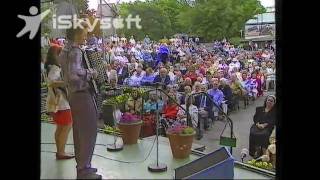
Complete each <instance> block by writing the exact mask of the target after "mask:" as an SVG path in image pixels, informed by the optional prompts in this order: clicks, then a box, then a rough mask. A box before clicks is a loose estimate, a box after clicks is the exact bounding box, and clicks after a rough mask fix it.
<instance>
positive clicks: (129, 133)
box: [118, 121, 142, 145]
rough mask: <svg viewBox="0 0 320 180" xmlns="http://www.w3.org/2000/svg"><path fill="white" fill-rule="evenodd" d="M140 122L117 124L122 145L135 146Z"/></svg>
mask: <svg viewBox="0 0 320 180" xmlns="http://www.w3.org/2000/svg"><path fill="white" fill-rule="evenodd" d="M141 125H142V121H138V122H134V123H118V127H119V129H120V131H121V133H122V140H123V144H128V145H129V144H137V142H138V138H139V135H140V130H141Z"/></svg>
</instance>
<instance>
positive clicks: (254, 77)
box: [251, 69, 263, 97]
mask: <svg viewBox="0 0 320 180" xmlns="http://www.w3.org/2000/svg"><path fill="white" fill-rule="evenodd" d="M261 78H262V74H261V72H260V70H259V69H257V70H256V71H255V72H254V73H253V74H251V79H252V80H256V82H257V91H258V93H257V97H260V96H263V88H262V80H261Z"/></svg>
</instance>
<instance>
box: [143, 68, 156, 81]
mask: <svg viewBox="0 0 320 180" xmlns="http://www.w3.org/2000/svg"><path fill="white" fill-rule="evenodd" d="M154 78H155V76H154V75H153V70H152V68H150V67H149V68H147V69H146V74H145V75H144V76H143V77H142V79H141V85H142V86H151V85H152V84H153V81H154Z"/></svg>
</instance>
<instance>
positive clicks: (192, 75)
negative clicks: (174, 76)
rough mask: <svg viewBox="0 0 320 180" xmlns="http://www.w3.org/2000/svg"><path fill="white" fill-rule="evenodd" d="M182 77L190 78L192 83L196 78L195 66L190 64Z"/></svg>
mask: <svg viewBox="0 0 320 180" xmlns="http://www.w3.org/2000/svg"><path fill="white" fill-rule="evenodd" d="M184 77H185V78H187V77H188V78H190V79H191V81H192V82H193V83H194V82H195V81H196V80H197V77H198V75H197V73H196V72H195V67H194V66H191V67H190V68H189V70H188V72H187V73H186V74H185V76H184Z"/></svg>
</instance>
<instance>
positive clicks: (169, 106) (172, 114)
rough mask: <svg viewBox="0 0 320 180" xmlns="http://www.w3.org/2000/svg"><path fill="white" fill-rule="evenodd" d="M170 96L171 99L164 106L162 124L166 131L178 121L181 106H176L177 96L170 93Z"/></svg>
mask: <svg viewBox="0 0 320 180" xmlns="http://www.w3.org/2000/svg"><path fill="white" fill-rule="evenodd" d="M169 96H170V97H171V98H169V99H168V101H167V103H166V104H165V105H164V106H163V111H162V117H161V120H160V121H161V124H162V126H163V127H164V130H166V129H167V128H168V127H170V126H171V125H172V124H173V123H174V122H175V121H176V119H177V113H178V110H179V106H178V105H177V104H176V102H175V101H176V100H177V99H176V96H175V95H174V94H173V93H170V94H169Z"/></svg>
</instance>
